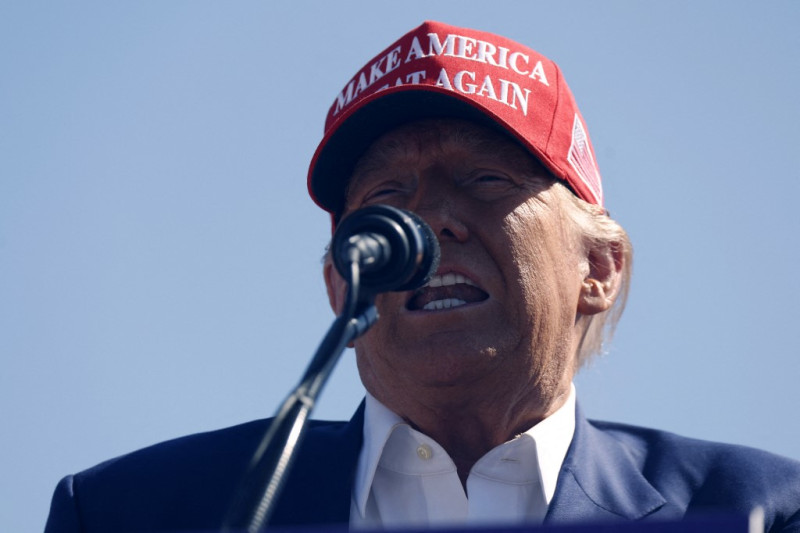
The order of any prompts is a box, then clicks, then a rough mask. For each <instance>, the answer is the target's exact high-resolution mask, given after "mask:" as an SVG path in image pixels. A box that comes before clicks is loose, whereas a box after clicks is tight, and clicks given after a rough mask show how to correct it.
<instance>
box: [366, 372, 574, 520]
mask: <svg viewBox="0 0 800 533" xmlns="http://www.w3.org/2000/svg"><path fill="white" fill-rule="evenodd" d="M402 425H406V426H407V425H408V424H407V423H406V422H405V421H404V420H403V419H402V418H400V416H398V415H397V414H396V413H394V412H393V411H392V410H390V409H389V408H388V407H386V406H385V405H383V404H382V403H381V402H380V401H378V400H377V399H376V398H375V397H374V396H372V395H371V394H370V393H369V392H368V393H367V397H366V407H365V411H364V445H363V447H362V448H361V452H360V453H359V456H358V466H357V468H356V478H355V485H354V487H353V498H354V500H355V504H356V506H357V508H358V511H359V513H360V514H361V516H364V515H365V513H366V507H367V499H368V498H369V493H370V489H371V487H372V480H373V478H374V477H375V470H376V469H377V467H378V463H379V462H380V460H381V455H382V454H383V450H384V447H385V446H386V442H387V441H388V440H389V437H390V436H391V435H392V432H393V431H394V429H395V428H396V427H398V426H402ZM574 432H575V386H574V385H571V386H570V392H569V396H568V397H567V401H566V402H564V405H562V406H561V407H559V408H558V410H556V411H555V412H554V413H553V414H552V415H550V416H549V417H547V418H545V419H544V420H542V421H541V422H539V423H538V424H536V425H535V426H533V427H532V428H530V429H529V430H528V431H526V432H525V433H524V434H523V435H521V436H526V437H528V438H531V439H532V440H533V442H534V444H535V445H536V455H537V459H538V463H539V465H538V466H539V474H540V476H541V481H542V489H543V491H544V495H545V499H546V501H547V503H548V504H549V503H550V500H552V498H553V494H554V493H555V490H556V482H557V481H558V473H559V471H560V470H561V464H562V463H563V462H564V457H565V456H566V454H567V450H568V448H569V445H570V443H571V442H572V436H573V434H574ZM489 453H491V452H489Z"/></svg>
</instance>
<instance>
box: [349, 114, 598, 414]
mask: <svg viewBox="0 0 800 533" xmlns="http://www.w3.org/2000/svg"><path fill="white" fill-rule="evenodd" d="M560 186H561V185H558V184H555V183H554V180H553V178H551V177H550V176H549V174H548V173H547V171H546V170H545V169H544V168H543V167H542V166H541V164H540V163H538V161H536V160H535V159H534V158H533V157H531V156H530V155H528V154H527V153H526V152H525V151H523V150H522V149H521V148H519V147H518V146H517V145H516V144H515V143H513V142H512V141H510V140H508V139H506V138H505V137H503V136H501V135H499V134H498V133H495V132H493V131H490V130H488V129H485V128H483V127H479V126H477V125H474V124H472V123H469V122H464V121H454V120H436V121H434V120H431V121H424V122H418V123H414V124H411V125H408V126H404V127H401V128H399V129H396V130H393V131H391V132H389V133H388V134H386V135H384V136H383V137H382V138H380V139H379V140H378V141H376V143H375V144H373V146H372V147H371V148H370V149H369V150H368V151H367V153H366V154H365V155H364V156H363V157H362V158H361V160H360V162H359V164H358V165H357V166H356V169H355V171H354V174H353V177H352V179H351V181H350V186H349V190H348V193H347V202H346V205H347V209H346V212H345V215H346V214H347V213H349V212H351V211H353V210H355V209H359V208H362V207H365V206H368V205H373V204H388V205H391V206H395V207H399V208H403V209H408V210H411V211H414V212H416V213H417V214H419V215H420V216H421V217H422V218H423V219H425V221H426V222H427V223H428V224H430V226H431V227H432V228H433V230H434V232H435V233H436V235H437V237H438V239H439V242H440V245H441V250H442V259H441V265H440V267H439V271H438V275H437V276H436V277H435V278H434V280H433V281H432V282H431V283H429V285H428V286H426V287H424V288H422V289H420V290H418V291H410V292H399V293H398V292H391V293H384V294H381V295H379V296H378V297H377V299H376V306H377V308H378V311H379V314H380V320H379V321H378V322H377V324H375V326H373V328H372V329H371V330H370V331H369V332H368V333H367V334H366V335H364V336H363V337H362V338H360V339H358V340H357V341H356V343H355V347H356V354H357V360H358V366H359V372H360V374H361V378H362V381H363V382H364V384H365V386H366V387H367V390H369V391H370V392H371V393H372V394H373V395H374V396H376V397H377V398H378V399H379V400H381V401H383V402H384V403H386V404H387V405H389V406H390V407H394V408H395V409H396V410H401V409H399V408H398V407H397V404H398V402H401V401H402V396H403V395H406V396H408V395H413V394H419V395H420V398H421V397H424V396H425V395H426V394H428V393H430V392H435V391H447V392H448V394H449V395H450V396H449V397H452V398H453V400H454V401H463V398H466V397H468V396H470V395H481V397H482V398H483V399H491V398H492V397H495V398H496V400H498V401H502V402H505V404H507V405H509V406H514V405H517V406H519V407H522V406H521V405H520V404H523V403H525V404H527V403H530V402H531V401H533V402H534V403H535V404H538V405H550V404H552V402H553V401H554V400H555V398H557V397H559V396H562V395H563V394H564V393H565V392H566V390H567V389H568V387H569V383H570V381H571V378H572V374H573V372H574V369H573V357H574V355H573V354H574V352H575V347H576V338H575V337H576V335H575V330H576V326H575V322H576V307H577V302H578V297H579V291H580V286H581V284H582V281H583V279H584V276H585V274H586V273H587V271H588V265H587V262H586V258H585V257H584V256H585V254H583V253H582V252H581V246H580V241H579V239H578V237H577V235H576V233H575V230H574V229H572V227H571V226H570V225H569V223H568V222H567V221H566V218H565V217H564V215H563V214H562V212H561V202H562V201H563V199H562V198H560V197H559V196H558V195H557V194H555V192H554V188H556V187H560ZM339 283H341V281H339ZM340 292H341V289H340ZM458 398H462V400H458ZM401 414H402V413H401Z"/></svg>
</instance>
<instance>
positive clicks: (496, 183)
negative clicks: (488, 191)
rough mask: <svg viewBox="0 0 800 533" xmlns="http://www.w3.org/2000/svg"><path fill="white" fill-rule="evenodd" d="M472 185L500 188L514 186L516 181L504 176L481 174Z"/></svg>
mask: <svg viewBox="0 0 800 533" xmlns="http://www.w3.org/2000/svg"><path fill="white" fill-rule="evenodd" d="M472 183H473V184H474V185H481V186H493V187H500V186H509V185H513V184H514V181H513V180H512V179H511V178H509V177H508V176H504V175H503V174H481V175H480V176H475V178H474V179H473V180H472Z"/></svg>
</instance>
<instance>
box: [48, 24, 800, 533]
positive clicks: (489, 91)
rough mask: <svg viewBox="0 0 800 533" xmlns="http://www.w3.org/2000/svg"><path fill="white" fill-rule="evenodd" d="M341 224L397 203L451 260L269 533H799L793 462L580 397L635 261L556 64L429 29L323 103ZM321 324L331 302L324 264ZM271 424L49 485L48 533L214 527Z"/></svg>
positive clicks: (375, 357)
mask: <svg viewBox="0 0 800 533" xmlns="http://www.w3.org/2000/svg"><path fill="white" fill-rule="evenodd" d="M309 188H310V191H311V194H312V197H313V198H314V200H315V201H316V202H317V203H318V204H319V205H320V206H322V207H323V208H324V209H326V210H327V211H328V212H330V213H331V216H332V220H333V223H334V224H337V223H338V222H339V221H340V220H341V219H342V218H343V217H345V216H347V215H348V214H350V213H352V212H353V211H355V210H357V209H359V208H361V207H365V206H368V205H374V204H388V205H393V206H396V207H400V208H404V209H409V210H412V211H415V212H416V213H417V214H419V215H420V216H421V217H423V218H424V219H425V220H426V221H427V222H428V224H429V225H430V226H431V228H432V229H433V231H434V232H435V234H436V236H437V238H438V239H439V242H440V245H441V249H442V261H441V264H440V266H439V270H438V272H437V274H436V276H434V278H433V279H432V280H431V282H430V283H428V284H427V285H426V286H425V287H423V288H421V289H419V290H417V291H407V292H398V293H385V294H381V295H379V296H378V298H377V299H376V306H377V307H378V310H379V313H380V316H381V318H380V320H379V321H378V322H377V323H376V324H375V325H374V326H373V328H372V329H371V330H370V331H369V332H367V333H366V334H365V335H364V336H363V337H361V338H360V339H358V340H356V341H355V350H356V357H357V362H358V368H359V373H360V375H361V379H362V381H363V383H364V385H365V387H366V389H367V393H368V394H367V398H366V401H365V404H364V406H362V407H361V408H360V409H359V411H358V412H357V413H356V415H355V416H354V418H353V419H352V420H351V421H350V422H335V423H327V422H317V423H315V424H314V425H313V426H312V427H311V428H310V430H309V431H308V433H307V436H306V439H305V441H304V442H303V445H302V448H301V450H300V454H299V456H298V458H297V460H296V462H295V468H294V470H293V471H292V473H291V475H290V477H289V479H288V481H287V483H286V487H285V489H284V492H283V494H282V496H281V498H280V500H279V502H278V507H277V509H276V510H275V514H274V515H273V521H272V524H273V525H276V526H286V525H301V524H306V525H308V524H349V525H350V526H352V527H376V528H378V527H409V526H442V525H454V524H456V525H457V524H482V523H483V524H487V523H488V524H505V525H508V524H537V523H542V522H544V523H563V522H578V521H598V522H602V521H608V520H678V519H682V518H684V517H686V516H689V515H692V514H697V513H705V512H712V511H729V512H737V513H745V514H746V513H749V512H750V511H751V510H752V509H753V508H756V507H760V508H762V509H763V513H764V520H765V525H766V529H767V530H769V531H800V464H798V463H796V462H793V461H790V460H788V459H783V458H779V457H776V456H773V455H770V454H767V453H765V452H760V451H757V450H752V449H747V448H743V447H736V446H729V445H721V444H713V443H707V442H702V441H696V440H691V439H685V438H682V437H677V436H675V435H671V434H668V433H664V432H659V431H655V430H649V429H644V428H636V427H631V426H625V425H619V424H611V423H606V422H590V421H588V420H586V419H585V418H584V417H583V416H582V415H581V412H580V409H579V408H578V407H577V403H576V399H575V391H574V388H573V387H572V378H573V376H574V374H575V372H576V371H577V370H578V368H579V367H580V365H581V364H582V363H583V362H584V361H585V360H586V359H587V358H588V357H589V356H590V355H591V354H592V353H593V352H596V351H598V350H599V348H600V345H601V343H602V338H603V331H604V330H605V329H608V328H610V327H613V325H614V323H615V321H616V316H617V315H618V313H619V312H620V311H621V308H622V306H623V304H624V296H625V292H626V290H627V286H628V280H629V276H630V267H631V247H630V243H629V242H628V238H627V236H626V235H625V232H624V231H623V230H622V228H620V227H619V225H618V224H616V223H615V222H614V221H613V220H612V219H610V217H608V216H607V214H606V212H605V210H604V209H603V207H602V205H603V193H602V188H601V182H600V174H599V172H598V170H597V167H596V165H595V160H594V154H593V151H592V148H591V143H590V141H589V137H588V134H587V130H586V126H585V123H584V121H583V118H582V117H581V115H580V113H579V111H578V109H577V106H576V105H575V102H574V100H573V98H572V95H571V94H570V91H569V89H568V88H567V86H566V84H565V82H564V80H563V78H562V75H561V73H560V71H559V70H558V68H557V67H556V65H555V64H553V63H552V62H550V61H549V60H547V59H546V58H544V57H542V56H541V55H539V54H538V53H536V52H534V51H533V50H530V49H528V48H526V47H524V46H521V45H519V44H517V43H514V42H512V41H509V40H507V39H504V38H502V37H499V36H496V35H491V34H487V33H482V32H477V31H473V30H468V29H463V28H455V27H452V26H446V25H444V24H440V23H435V22H428V23H425V24H423V25H422V26H420V27H418V28H416V29H414V30H412V31H411V32H409V33H408V34H407V35H405V36H403V37H402V38H401V39H400V40H398V41H397V42H395V43H394V44H392V45H391V46H390V47H388V48H387V49H386V50H385V51H383V52H382V53H381V54H379V55H378V56H376V57H375V58H374V59H373V60H372V61H370V62H369V63H368V64H367V65H366V66H365V67H364V69H362V70H361V71H359V72H358V73H357V74H356V76H355V77H353V78H352V80H351V81H350V82H349V83H348V84H347V85H346V86H345V88H344V89H343V91H342V92H341V93H340V94H339V95H338V96H337V98H336V99H335V101H334V103H333V105H332V107H331V110H330V112H329V115H328V119H327V121H326V128H325V137H324V138H323V141H322V143H321V144H320V147H319V148H318V150H317V153H316V154H315V156H314V159H313V161H312V164H311V169H310V171H309ZM324 273H325V279H326V283H327V286H328V294H329V297H330V301H331V305H332V307H333V308H334V309H335V310H338V309H339V308H340V307H341V306H342V304H343V298H344V291H345V288H346V287H345V284H344V282H343V280H342V279H341V277H340V276H339V275H338V274H337V273H336V272H335V270H334V268H333V267H332V265H331V262H330V261H329V260H328V261H326V263H325V267H324ZM266 425H267V421H257V422H253V423H250V424H245V425H243V426H238V427H235V428H229V429H226V430H221V431H217V432H213V433H206V434H201V435H194V436H189V437H185V438H183V439H178V440H175V441H170V442H167V443H163V444H160V445H156V446H153V447H151V448H147V449H145V450H141V451H139V452H134V453H132V454H130V455H127V456H124V457H121V458H117V459H113V460H111V461H108V462H106V463H103V464H101V465H98V466H97V467H95V468H93V469H90V470H88V471H86V472H82V473H79V474H76V475H74V476H69V477H67V478H65V479H64V480H62V482H61V483H60V484H59V486H58V488H57V489H56V494H55V496H54V498H53V504H52V508H51V514H50V518H49V520H48V526H47V530H48V531H52V532H56V531H168V530H189V529H195V530H213V529H215V528H217V527H218V526H219V525H220V523H221V522H222V517H223V516H224V513H225V511H226V509H227V507H228V504H229V503H230V501H229V500H230V497H231V495H232V494H233V492H234V490H235V488H236V486H237V484H238V482H239V479H240V477H241V475H242V473H243V472H244V470H245V467H246V464H247V461H248V460H249V458H250V456H251V454H252V452H253V450H254V448H255V446H256V444H257V442H258V439H259V437H260V436H261V435H262V433H263V431H264V429H265V427H266Z"/></svg>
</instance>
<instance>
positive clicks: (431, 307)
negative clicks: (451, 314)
mask: <svg viewBox="0 0 800 533" xmlns="http://www.w3.org/2000/svg"><path fill="white" fill-rule="evenodd" d="M487 298H489V295H488V294H487V293H486V292H485V291H484V290H483V289H481V288H480V287H478V285H477V284H476V283H475V282H474V281H472V280H471V279H469V278H468V277H466V276H463V275H461V274H455V273H453V272H448V273H447V274H437V275H436V276H434V277H433V278H431V280H430V281H429V282H428V283H427V284H425V285H423V286H422V287H421V288H419V289H417V290H416V291H415V292H414V294H413V295H412V296H411V299H409V300H408V303H407V304H406V308H407V309H408V310H409V311H438V310H440V309H452V308H454V307H461V306H462V305H467V304H471V303H476V302H482V301H484V300H486V299H487Z"/></svg>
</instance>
